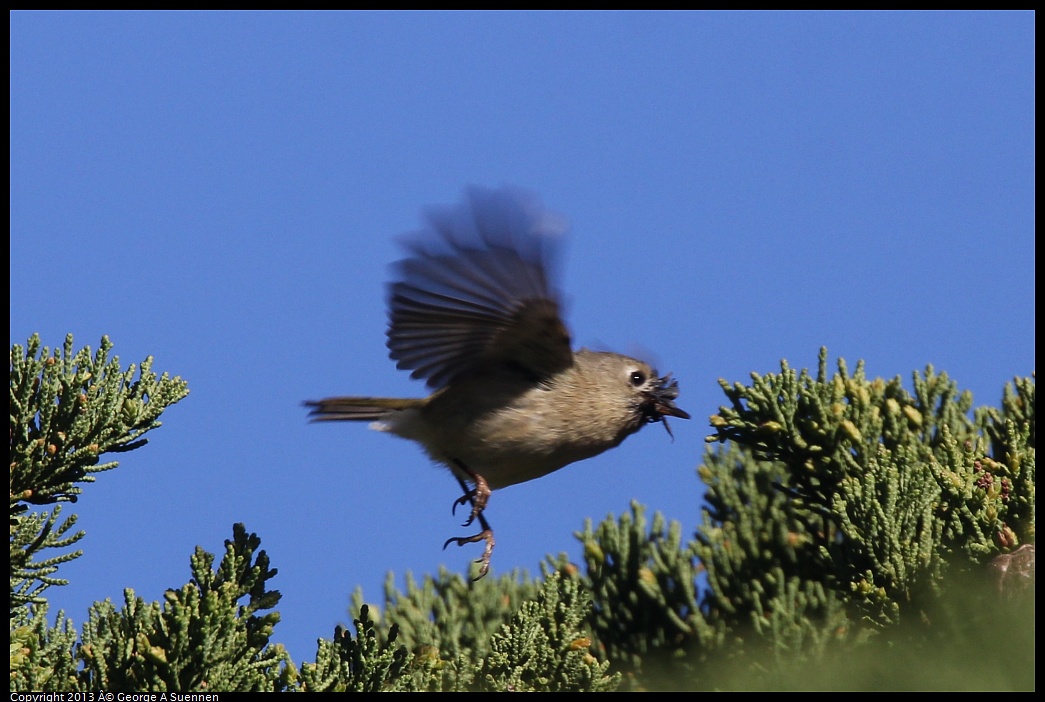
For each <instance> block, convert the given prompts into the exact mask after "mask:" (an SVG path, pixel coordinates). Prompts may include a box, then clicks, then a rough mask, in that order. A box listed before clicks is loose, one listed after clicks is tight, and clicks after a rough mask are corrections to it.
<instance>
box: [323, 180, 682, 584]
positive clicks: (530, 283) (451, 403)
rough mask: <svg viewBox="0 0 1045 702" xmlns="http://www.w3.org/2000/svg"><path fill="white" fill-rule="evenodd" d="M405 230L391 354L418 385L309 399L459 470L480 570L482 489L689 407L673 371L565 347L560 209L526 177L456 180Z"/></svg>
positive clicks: (489, 550) (579, 455) (485, 528)
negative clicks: (515, 181)
mask: <svg viewBox="0 0 1045 702" xmlns="http://www.w3.org/2000/svg"><path fill="white" fill-rule="evenodd" d="M423 222H424V224H423V227H422V229H421V230H420V231H417V232H414V233H412V234H410V235H408V236H407V237H406V238H405V239H404V240H403V245H404V247H405V249H406V251H407V256H406V258H404V259H402V260H400V261H398V262H397V263H395V264H394V265H393V271H394V275H393V280H392V282H391V283H390V284H389V285H388V288H387V304H388V329H387V346H388V349H389V356H390V358H391V359H392V360H394V361H395V362H396V367H397V368H399V369H401V370H409V371H410V375H411V377H413V378H416V379H423V380H425V382H426V383H427V385H428V387H429V388H430V389H431V394H429V395H427V396H426V397H421V398H388V397H363V396H348V397H328V398H325V399H322V400H308V401H306V402H305V403H304V404H305V406H306V407H308V409H309V418H310V420H311V421H314V422H339V421H367V422H370V423H371V424H370V428H372V429H375V430H378V431H384V432H388V433H391V434H394V435H396V436H399V437H402V438H405V439H410V440H413V441H415V442H417V443H418V444H420V445H421V447H422V448H423V449H424V451H425V452H426V453H427V454H428V456H429V457H430V458H431V459H432V460H433V461H434V462H436V463H438V464H442V465H443V466H445V467H446V468H448V469H449V471H450V472H451V473H452V474H453V476H454V477H455V478H456V479H457V482H458V484H459V485H460V488H461V490H462V495H461V496H460V497H458V498H457V499H456V500H454V502H453V505H452V511H453V513H455V514H456V510H457V508H458V507H464V506H465V505H470V512H469V515H468V517H467V520H466V521H465V522H464V524H463V525H462V526H464V527H467V526H470V525H471V524H473V523H474V522H476V521H478V523H479V531H478V532H477V533H476V534H473V535H470V536H462V537H452V538H450V539H447V540H446V542H445V543H444V544H443V549H444V550H445V549H446V548H447V546H449V545H450V544H456V545H458V546H464V545H465V544H470V543H478V542H483V543H484V548H483V552H482V555H481V556H480V558H479V559H478V560H476V561H475V562H476V563H477V564H478V566H479V567H478V574H477V575H476V576H475V578H473V579H474V580H478V579H479V578H482V577H483V576H485V575H486V574H487V572H489V569H490V562H491V557H492V554H493V549H494V544H495V543H496V542H495V539H494V532H493V529H492V528H491V527H490V523H489V521H488V519H487V518H486V514H485V511H486V508H487V505H488V503H489V499H490V495H491V493H492V491H493V490H499V489H501V488H505V487H509V486H511V485H516V484H518V483H523V482H526V481H529V480H534V479H536V478H540V477H542V476H545V475H547V474H549V473H551V472H553V471H557V470H559V469H561V468H563V467H565V466H567V465H569V464H571V463H574V462H576V461H580V460H584V459H588V458H592V457H594V456H597V455H599V454H601V453H603V452H604V451H607V450H609V449H611V448H614V447H616V446H618V445H619V444H620V443H621V442H622V441H623V440H624V439H626V438H627V437H628V436H630V435H632V434H634V433H635V432H637V431H638V430H639V429H641V428H642V427H643V426H645V425H646V424H651V423H658V422H660V423H663V424H664V427H665V428H666V429H667V431H668V433H669V434H670V433H671V428H670V426H668V422H667V418H668V417H678V418H681V419H689V418H690V415H689V414H688V413H687V412H685V411H684V410H682V409H681V408H679V407H678V406H677V405H676V404H675V400H676V398H677V397H678V395H679V389H678V381H676V380H673V379H672V377H671V374H670V373H669V374H667V375H664V376H660V375H659V374H658V373H657V371H656V370H655V369H654V368H652V367H651V366H650V365H649V364H648V363H646V362H645V361H642V360H639V359H636V358H630V357H628V356H623V355H620V354H617V353H612V352H609V351H597V350H590V349H587V348H581V349H578V350H574V349H573V346H572V342H571V337H570V333H569V330H568V329H567V327H566V324H565V323H564V321H563V319H562V306H563V305H562V296H561V294H560V292H559V290H558V289H557V287H556V286H555V284H554V280H553V273H554V264H555V263H556V254H557V252H558V250H559V245H560V243H561V240H562V236H563V233H564V231H565V220H564V219H563V218H562V217H561V216H560V215H558V214H556V213H554V212H551V211H549V210H547V209H545V208H544V206H543V205H542V204H541V202H540V200H539V199H538V198H537V197H536V195H534V194H533V193H531V192H530V191H527V190H523V189H520V188H514V187H509V186H505V187H501V188H493V189H488V188H480V187H470V188H467V189H466V190H465V193H464V197H463V199H462V201H461V202H460V203H458V204H456V205H451V206H448V207H437V208H429V209H428V210H427V211H426V212H425V214H424V217H423Z"/></svg>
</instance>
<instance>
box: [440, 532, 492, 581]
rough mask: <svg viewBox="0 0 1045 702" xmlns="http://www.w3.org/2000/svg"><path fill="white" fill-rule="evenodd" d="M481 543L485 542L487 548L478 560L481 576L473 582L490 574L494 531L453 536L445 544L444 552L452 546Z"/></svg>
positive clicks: (476, 577) (477, 576) (473, 579)
mask: <svg viewBox="0 0 1045 702" xmlns="http://www.w3.org/2000/svg"><path fill="white" fill-rule="evenodd" d="M479 541H485V542H486V546H485V547H484V548H483V555H482V556H480V557H479V558H477V559H476V561H475V562H476V563H478V564H479V574H478V575H476V576H475V577H474V578H472V581H473V582H474V581H476V580H479V579H480V578H482V577H483V576H484V575H486V574H487V573H488V572H490V557H491V556H492V555H493V547H494V543H495V542H494V538H493V530H492V529H483V530H482V531H480V532H479V533H478V534H473V535H472V536H453V537H451V538H449V539H447V540H446V542H445V543H444V544H443V550H444V551H445V550H446V547H447V546H449V545H450V544H457V545H458V546H464V545H465V544H474V543H477V542H479Z"/></svg>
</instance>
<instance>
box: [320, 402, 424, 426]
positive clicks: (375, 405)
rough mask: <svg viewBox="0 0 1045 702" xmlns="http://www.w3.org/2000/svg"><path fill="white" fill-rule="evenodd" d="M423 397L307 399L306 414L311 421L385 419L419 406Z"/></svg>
mask: <svg viewBox="0 0 1045 702" xmlns="http://www.w3.org/2000/svg"><path fill="white" fill-rule="evenodd" d="M424 403H425V400H423V399H413V398H396V397H328V398H326V399H325V400H308V401H306V402H305V406H306V407H308V408H309V413H308V416H309V418H310V419H311V420H312V421H313V422H357V421H375V420H381V419H387V418H388V416H389V415H391V414H394V413H396V412H399V411H401V410H405V409H411V408H413V407H420V406H422V405H423V404H424Z"/></svg>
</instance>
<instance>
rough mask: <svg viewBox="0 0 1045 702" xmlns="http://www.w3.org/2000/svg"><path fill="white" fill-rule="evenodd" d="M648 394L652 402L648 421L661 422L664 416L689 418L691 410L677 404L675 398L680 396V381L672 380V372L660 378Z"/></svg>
mask: <svg viewBox="0 0 1045 702" xmlns="http://www.w3.org/2000/svg"><path fill="white" fill-rule="evenodd" d="M646 395H647V397H648V398H649V402H650V404H649V409H648V410H647V412H648V414H647V421H650V422H659V421H661V420H662V419H663V418H664V417H678V418H679V419H689V412H686V411H685V410H683V409H681V408H679V407H678V406H677V405H676V404H675V398H676V397H678V396H679V381H677V380H672V379H671V374H670V373H668V374H667V375H665V376H664V377H663V378H660V379H658V380H657V385H656V387H655V388H653V389H652V390H650V391H649V392H648V393H647V394H646Z"/></svg>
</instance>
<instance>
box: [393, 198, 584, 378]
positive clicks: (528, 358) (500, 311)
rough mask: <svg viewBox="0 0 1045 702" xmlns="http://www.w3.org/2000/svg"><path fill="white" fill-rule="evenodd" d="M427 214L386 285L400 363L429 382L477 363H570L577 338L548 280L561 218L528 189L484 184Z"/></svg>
mask: <svg viewBox="0 0 1045 702" xmlns="http://www.w3.org/2000/svg"><path fill="white" fill-rule="evenodd" d="M426 219H427V225H428V226H427V227H426V228H425V229H424V230H422V231H421V232H419V233H418V234H417V235H416V237H415V238H414V239H412V240H411V241H410V243H408V245H407V247H408V249H409V251H410V253H411V255H410V257H409V258H406V259H404V260H402V261H399V262H398V263H397V264H396V273H397V281H396V282H394V283H392V284H391V285H390V286H389V302H388V304H389V323H388V348H389V350H390V354H389V355H390V356H391V357H392V359H394V360H395V361H396V366H397V367H398V368H402V369H407V370H411V371H413V373H412V374H411V375H412V377H414V378H425V379H426V380H427V382H428V385H430V386H432V387H442V386H444V385H446V384H447V383H448V382H449V381H451V380H453V379H454V378H455V377H458V376H460V375H463V374H466V373H468V372H470V371H474V370H477V369H480V368H483V369H489V368H498V367H499V366H511V367H515V368H517V369H522V370H524V371H525V372H526V373H528V374H530V375H532V376H533V377H534V378H544V377H546V376H548V375H551V374H553V373H556V372H558V371H560V370H562V369H563V368H566V367H567V366H569V365H570V364H571V363H572V362H573V354H572V351H571V348H570V336H569V332H568V331H567V330H566V327H565V325H564V324H563V322H562V319H561V318H560V311H559V299H558V295H557V294H556V292H555V290H554V289H553V288H552V287H551V285H550V283H549V280H548V277H549V274H548V265H549V263H550V260H549V259H550V258H551V255H552V253H553V251H552V249H553V248H554V245H555V244H556V240H557V238H558V236H559V235H561V233H562V231H563V229H564V226H563V222H562V220H560V219H559V218H557V217H555V216H554V215H552V214H551V213H548V212H546V211H545V210H543V209H542V208H541V206H540V204H539V203H538V202H537V200H536V198H534V197H533V196H532V195H529V194H527V193H525V192H521V191H517V190H511V189H502V190H483V189H479V188H472V189H469V190H468V191H467V192H466V193H465V202H464V203H463V204H462V205H459V206H456V207H453V208H446V209H440V210H433V211H431V212H428V213H427V217H426Z"/></svg>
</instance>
